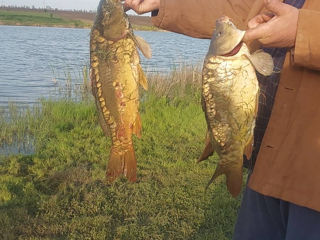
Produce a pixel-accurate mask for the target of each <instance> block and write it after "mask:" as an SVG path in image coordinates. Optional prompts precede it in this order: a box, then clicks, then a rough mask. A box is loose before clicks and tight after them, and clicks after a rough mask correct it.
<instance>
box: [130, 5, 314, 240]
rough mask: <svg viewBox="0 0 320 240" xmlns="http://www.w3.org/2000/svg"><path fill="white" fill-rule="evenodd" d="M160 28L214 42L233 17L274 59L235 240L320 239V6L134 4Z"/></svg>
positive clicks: (261, 81)
mask: <svg viewBox="0 0 320 240" xmlns="http://www.w3.org/2000/svg"><path fill="white" fill-rule="evenodd" d="M125 4H126V5H127V7H130V8H131V9H133V10H134V11H136V12H137V13H138V14H142V13H146V12H152V21H153V24H154V25H155V26H157V27H160V28H162V29H165V30H168V31H173V32H176V33H181V34H185V35H188V36H191V37H196V38H208V39H209V38H211V35H212V32H213V30H214V25H215V21H216V19H218V18H219V17H221V16H222V15H226V16H228V17H230V18H231V19H232V20H233V22H234V23H235V25H236V26H237V27H239V28H241V29H247V31H246V34H245V37H244V41H246V42H252V41H256V42H258V43H260V45H261V46H262V47H263V49H264V50H265V51H267V52H269V53H270V54H271V55H272V56H273V60H274V63H275V69H274V74H273V75H272V76H270V77H263V76H261V75H259V74H258V80H259V84H260V89H261V96H260V99H259V111H258V115H257V120H256V127H255V133H254V147H253V154H252V158H251V159H250V161H251V162H252V163H253V164H254V168H253V169H252V171H251V172H250V174H249V179H248V184H247V187H246V190H245V193H244V196H243V200H242V204H241V207H240V211H239V215H238V220H237V223H236V227H235V232H234V237H233V239H234V240H251V239H252V240H304V239H306V240H318V239H320V174H319V173H320V124H319V123H320V106H319V104H318V103H320V1H318V0H286V1H284V2H282V1H279V0H230V1H225V0H126V1H125Z"/></svg>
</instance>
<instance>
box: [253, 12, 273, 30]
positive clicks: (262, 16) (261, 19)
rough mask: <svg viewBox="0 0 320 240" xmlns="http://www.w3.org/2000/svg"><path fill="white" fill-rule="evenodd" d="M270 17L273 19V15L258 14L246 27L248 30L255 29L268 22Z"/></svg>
mask: <svg viewBox="0 0 320 240" xmlns="http://www.w3.org/2000/svg"><path fill="white" fill-rule="evenodd" d="M272 17H273V15H272V14H270V13H262V14H259V15H257V16H255V17H254V18H252V19H251V20H250V21H249V22H248V27H249V28H255V27H257V26H258V25H260V24H262V23H266V22H268V21H269V20H270V19H271V18H272Z"/></svg>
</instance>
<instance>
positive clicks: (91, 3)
mask: <svg viewBox="0 0 320 240" xmlns="http://www.w3.org/2000/svg"><path fill="white" fill-rule="evenodd" d="M98 3H99V0H0V4H1V5H6V6H8V5H16V6H30V7H32V6H35V7H36V8H39V7H41V8H43V7H45V6H50V7H52V8H59V9H77V10H96V9H97V7H98Z"/></svg>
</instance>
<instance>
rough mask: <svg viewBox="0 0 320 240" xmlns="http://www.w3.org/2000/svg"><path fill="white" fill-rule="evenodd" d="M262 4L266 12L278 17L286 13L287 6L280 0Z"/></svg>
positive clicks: (271, 0) (267, 0)
mask: <svg viewBox="0 0 320 240" xmlns="http://www.w3.org/2000/svg"><path fill="white" fill-rule="evenodd" d="M264 3H265V6H266V9H267V10H269V11H271V12H272V13H275V14H276V15H278V16H279V15H283V14H284V13H286V12H287V4H285V3H282V1H281V0H265V1H264Z"/></svg>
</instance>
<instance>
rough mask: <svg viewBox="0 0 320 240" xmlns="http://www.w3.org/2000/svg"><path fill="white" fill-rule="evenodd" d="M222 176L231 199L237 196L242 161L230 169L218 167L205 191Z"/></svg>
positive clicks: (239, 189)
mask: <svg viewBox="0 0 320 240" xmlns="http://www.w3.org/2000/svg"><path fill="white" fill-rule="evenodd" d="M222 174H225V175H226V181H227V188H228V191H229V192H230V193H231V195H232V196H233V197H236V196H238V195H239V193H240V191H241V187H242V161H241V162H240V164H239V165H238V166H234V167H232V168H230V166H229V167H227V166H225V167H222V166H221V165H218V166H217V168H216V170H215V172H214V174H213V176H212V178H211V179H210V181H209V182H208V184H207V186H206V189H208V187H209V186H210V184H211V183H213V181H214V180H215V179H216V178H217V177H219V176H220V175H222Z"/></svg>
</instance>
